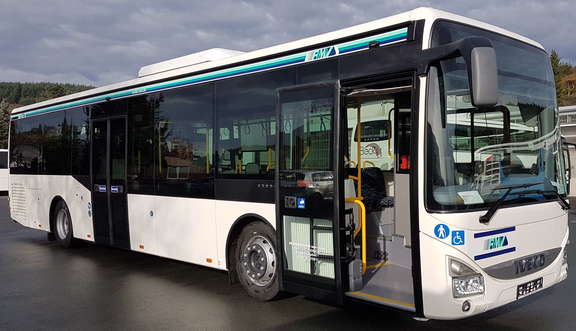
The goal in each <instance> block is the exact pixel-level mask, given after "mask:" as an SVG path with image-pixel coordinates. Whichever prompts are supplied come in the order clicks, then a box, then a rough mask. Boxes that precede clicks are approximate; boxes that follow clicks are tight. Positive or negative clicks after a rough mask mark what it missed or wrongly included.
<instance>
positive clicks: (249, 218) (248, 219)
mask: <svg viewBox="0 0 576 331" xmlns="http://www.w3.org/2000/svg"><path fill="white" fill-rule="evenodd" d="M253 222H261V223H263V224H265V225H266V226H269V227H270V228H271V229H272V231H274V232H275V231H276V229H275V227H274V226H272V224H271V223H270V222H269V221H268V220H267V219H266V218H265V217H262V216H261V215H258V214H253V213H248V214H244V215H242V216H240V217H238V218H237V219H236V220H235V221H234V223H232V226H231V227H230V231H228V236H227V237H226V250H225V252H226V268H227V269H228V273H229V275H230V281H231V282H236V280H237V277H236V268H235V266H234V264H233V263H232V258H233V254H231V252H230V249H231V248H232V247H233V245H234V244H235V242H236V239H238V237H239V236H240V233H241V232H242V229H244V227H246V226H247V225H248V224H250V223H253Z"/></svg>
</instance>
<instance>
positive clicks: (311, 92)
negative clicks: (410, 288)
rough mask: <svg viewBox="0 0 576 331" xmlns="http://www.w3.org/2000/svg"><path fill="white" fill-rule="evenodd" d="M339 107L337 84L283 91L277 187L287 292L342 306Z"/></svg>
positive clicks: (280, 98) (279, 96)
mask: <svg viewBox="0 0 576 331" xmlns="http://www.w3.org/2000/svg"><path fill="white" fill-rule="evenodd" d="M338 106H339V86H338V84H337V83H324V84H314V85H305V86H298V87H291V88H286V89H281V90H279V93H278V117H277V119H278V122H277V123H278V124H277V125H278V126H277V128H278V132H279V134H278V144H277V146H278V156H277V164H278V167H277V169H278V171H277V173H276V183H275V184H276V185H275V187H276V203H277V208H276V209H277V218H276V222H277V224H276V225H277V233H278V242H279V246H280V247H281V249H280V250H279V251H281V252H282V254H281V256H282V287H283V289H284V290H286V291H289V292H291V293H298V294H303V295H305V296H307V297H311V298H314V299H318V300H326V301H331V302H337V303H341V302H342V301H343V294H342V293H343V291H342V288H343V285H342V279H343V277H342V270H341V269H342V268H341V256H342V251H341V246H345V245H341V238H340V233H341V230H340V228H341V225H340V224H341V220H340V218H341V216H340V215H341V214H342V212H341V211H342V210H343V206H342V205H341V201H342V192H341V188H340V185H339V184H338V183H341V182H342V181H341V180H338V179H339V178H340V176H341V173H340V166H339V165H341V164H342V160H340V157H339V156H338V155H339V153H337V152H336V151H338V144H339V143H340V142H339V140H340V139H339V137H341V136H343V135H344V134H341V132H340V131H341V129H340V119H339V116H337V114H338ZM344 248H345V247H344Z"/></svg>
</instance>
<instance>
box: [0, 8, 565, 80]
mask: <svg viewBox="0 0 576 331" xmlns="http://www.w3.org/2000/svg"><path fill="white" fill-rule="evenodd" d="M419 6H431V7H436V8H439V9H444V10H448V11H451V12H455V13H457V14H461V15H464V16H468V17H472V18H476V19H479V20H481V21H484V22H487V23H491V24H494V25H497V26H500V27H503V28H506V29H509V30H511V31H514V32H517V33H520V34H522V35H525V36H527V37H529V38H532V39H535V40H538V41H540V42H541V43H542V44H543V45H544V46H545V47H546V48H547V49H556V50H557V51H558V52H559V53H560V55H561V56H563V57H564V58H565V60H568V61H571V62H572V63H576V49H574V48H573V44H574V37H573V31H576V20H574V19H573V18H572V17H571V13H572V12H573V0H569V1H565V0H551V1H545V2H543V1H537V0H525V1H518V0H514V1H500V0H485V1H461V0H387V1H377V0H356V1H353V2H350V1H328V0H316V1H310V0H306V1H304V0H292V1H273V0H260V1H237V0H222V1H195V2H193V1H185V0H173V1H168V2H158V1H152V0H139V1H128V0H124V1H117V0H77V1H69V0H52V1H40V0H27V1H21V0H18V1H16V0H4V1H3V5H2V11H1V12H0V49H2V52H1V53H0V80H2V81H8V80H17V81H39V80H43V81H58V82H72V83H86V84H93V85H104V84H109V83H114V82H118V81H119V80H126V79H130V78H134V77H135V76H136V73H137V72H138V69H139V68H140V67H141V66H144V65H147V64H151V63H155V62H159V61H163V60H166V59H170V58H174V57H178V56H183V55H187V54H190V53H193V52H197V51H201V50H205V49H208V48H213V47H222V48H231V49H237V50H243V51H249V50H254V49H258V48H262V47H267V46H272V45H275V44H280V43H283V42H288V41H292V40H297V39H300V38H304V37H308V36H312V35H316V34H319V33H324V32H329V31H333V30H336V29H340V28H345V27H349V26H352V25H355V24H360V23H364V22H368V21H371V20H374V19H378V18H382V17H386V16H390V15H393V14H397V13H400V12H403V11H406V10H410V9H413V8H416V7H419Z"/></svg>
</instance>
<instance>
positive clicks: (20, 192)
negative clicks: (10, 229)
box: [10, 183, 28, 222]
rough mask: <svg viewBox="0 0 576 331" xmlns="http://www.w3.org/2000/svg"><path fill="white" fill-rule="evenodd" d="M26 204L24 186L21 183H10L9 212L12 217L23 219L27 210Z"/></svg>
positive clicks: (18, 219)
mask: <svg viewBox="0 0 576 331" xmlns="http://www.w3.org/2000/svg"><path fill="white" fill-rule="evenodd" d="M26 205H27V201H26V188H25V187H24V185H22V184H18V183H12V184H11V186H10V213H11V214H12V218H13V219H15V220H17V221H20V222H22V221H25V220H26V219H27V217H26V216H27V213H26V212H27V210H28V209H27V208H26Z"/></svg>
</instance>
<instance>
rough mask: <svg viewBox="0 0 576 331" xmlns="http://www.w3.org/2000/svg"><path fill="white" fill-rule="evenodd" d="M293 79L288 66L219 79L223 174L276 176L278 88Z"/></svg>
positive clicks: (219, 135)
mask: <svg viewBox="0 0 576 331" xmlns="http://www.w3.org/2000/svg"><path fill="white" fill-rule="evenodd" d="M294 80H295V74H294V71H292V69H288V70H279V71H274V72H266V73H261V74H256V75H253V76H247V77H240V78H237V79H230V80H225V81H221V82H218V83H216V94H217V97H216V100H217V104H216V107H217V109H216V111H217V116H218V131H217V139H218V172H219V175H220V176H221V177H232V178H233V177H239V176H240V177H245V178H269V179H272V178H273V175H274V168H275V164H274V160H275V157H276V156H275V141H276V119H275V118H276V97H277V92H276V91H277V88H279V87H282V86H287V85H292V84H293V82H294Z"/></svg>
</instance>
